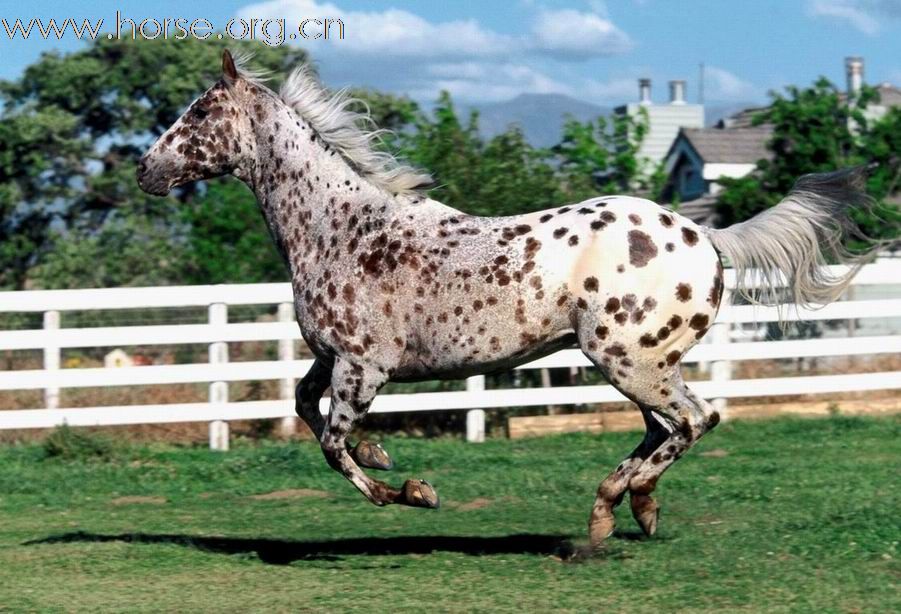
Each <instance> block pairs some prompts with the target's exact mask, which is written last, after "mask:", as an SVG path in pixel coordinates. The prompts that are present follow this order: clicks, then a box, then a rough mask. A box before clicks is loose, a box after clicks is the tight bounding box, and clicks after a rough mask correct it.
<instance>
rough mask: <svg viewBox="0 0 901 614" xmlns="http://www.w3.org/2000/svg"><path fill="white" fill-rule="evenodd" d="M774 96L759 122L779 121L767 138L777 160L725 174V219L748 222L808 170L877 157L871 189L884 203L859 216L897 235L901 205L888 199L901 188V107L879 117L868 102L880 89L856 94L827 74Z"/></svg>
mask: <svg viewBox="0 0 901 614" xmlns="http://www.w3.org/2000/svg"><path fill="white" fill-rule="evenodd" d="M771 96H772V98H773V102H772V104H771V105H770V106H769V107H768V108H766V109H764V110H762V111H761V112H760V113H759V114H758V115H757V116H756V117H755V119H754V122H755V124H758V125H759V124H763V123H767V124H771V125H772V127H773V135H772V138H771V139H770V141H769V143H768V144H767V147H768V148H769V150H770V151H771V152H772V154H773V155H772V159H771V160H761V161H759V162H758V164H757V170H756V171H755V172H754V173H752V174H750V175H748V176H746V177H742V178H740V179H722V180H720V183H721V184H722V185H723V187H724V190H723V191H722V192H721V193H720V194H719V196H718V202H717V211H718V213H719V214H720V223H721V225H723V226H728V225H730V224H734V223H737V222H741V221H743V220H746V219H748V218H750V217H752V216H753V215H756V214H757V213H759V212H761V211H763V210H765V209H767V208H769V207H771V206H773V205H775V204H776V203H777V202H779V200H780V199H781V198H782V197H783V196H784V195H785V194H786V193H787V192H788V191H789V190H790V189H791V187H792V185H793V184H794V182H795V180H796V179H797V178H798V177H800V176H801V175H804V174H806V173H817V172H826V171H832V170H835V169H838V168H845V167H849V166H857V165H861V164H869V165H872V166H873V167H874V169H875V170H874V172H873V173H872V175H871V177H870V179H869V183H868V186H867V187H868V192H869V193H870V194H871V195H872V196H873V197H874V198H875V199H876V200H877V203H878V204H877V206H876V208H875V209H874V210H873V211H872V212H864V211H861V212H857V213H856V220H857V222H858V223H859V224H860V225H861V227H862V228H863V230H864V231H865V232H866V233H867V234H868V235H870V236H872V237H875V238H880V237H881V238H893V237H895V236H897V234H898V224H899V221H901V217H899V212H898V208H897V206H894V205H891V204H888V203H886V202H885V199H886V198H887V197H890V196H892V195H894V194H897V192H898V190H899V189H901V185H899V181H898V180H899V178H901V167H899V159H898V151H901V149H899V146H901V112H899V110H898V109H892V110H891V111H890V112H889V113H888V114H887V115H886V116H885V117H883V118H881V119H875V120H874V119H873V118H872V117H870V116H869V115H868V114H867V113H866V109H867V106H868V105H871V104H874V103H877V102H878V93H877V91H876V90H874V89H872V88H864V89H863V90H862V92H861V94H860V95H859V96H858V97H856V98H853V99H851V100H850V101H848V100H846V98H845V97H844V96H843V95H842V94H841V92H840V91H839V90H838V88H836V87H835V86H834V85H833V84H832V83H830V82H829V81H828V80H827V79H825V78H821V79H819V80H817V81H816V82H815V83H814V84H813V85H812V86H810V87H808V88H798V87H795V86H790V87H788V88H786V93H785V94H784V95H783V94H779V93H775V92H774V93H772V94H771Z"/></svg>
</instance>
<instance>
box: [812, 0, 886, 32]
mask: <svg viewBox="0 0 901 614" xmlns="http://www.w3.org/2000/svg"><path fill="white" fill-rule="evenodd" d="M807 8H808V12H809V13H810V14H811V15H813V16H815V17H833V18H836V19H841V20H843V21H846V22H847V23H848V24H849V25H851V26H852V27H854V28H856V29H858V30H860V31H861V32H863V33H864V34H868V35H870V36H873V35H875V34H878V33H879V31H880V30H882V27H883V23H882V22H883V20H884V19H886V18H888V19H892V18H894V19H898V18H901V0H809V1H808V5H807Z"/></svg>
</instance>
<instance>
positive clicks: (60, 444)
mask: <svg viewBox="0 0 901 614" xmlns="http://www.w3.org/2000/svg"><path fill="white" fill-rule="evenodd" d="M43 451H44V458H60V459H64V460H80V461H91V460H103V461H107V460H110V459H111V458H112V456H113V454H114V452H115V446H114V445H113V442H112V441H111V440H110V439H108V438H107V437H103V436H101V435H97V434H93V433H89V432H87V431H83V430H76V429H73V428H71V427H69V426H68V425H65V424H64V425H62V426H60V427H57V428H56V429H54V430H53V432H51V433H50V434H49V435H48V436H47V438H46V439H45V440H44V444H43Z"/></svg>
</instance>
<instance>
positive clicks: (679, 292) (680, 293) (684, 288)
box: [676, 283, 691, 303]
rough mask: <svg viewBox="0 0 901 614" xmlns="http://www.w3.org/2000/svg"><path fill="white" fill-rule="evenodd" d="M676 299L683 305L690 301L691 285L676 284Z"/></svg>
mask: <svg viewBox="0 0 901 614" xmlns="http://www.w3.org/2000/svg"><path fill="white" fill-rule="evenodd" d="M676 298H677V299H679V300H680V301H682V302H683V303H687V302H688V301H690V300H691V285H689V284H682V283H680V284H677V285H676Z"/></svg>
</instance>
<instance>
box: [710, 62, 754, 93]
mask: <svg viewBox="0 0 901 614" xmlns="http://www.w3.org/2000/svg"><path fill="white" fill-rule="evenodd" d="M704 97H705V98H706V99H709V100H717V101H721V102H724V101H733V102H746V101H748V100H757V99H759V98H761V92H760V91H759V89H758V88H757V87H756V86H755V85H753V84H752V83H750V82H748V81H745V80H744V79H742V78H740V77H738V76H736V75H734V74H733V73H731V72H729V71H728V70H726V69H724V68H717V67H716V66H705V67H704Z"/></svg>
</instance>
